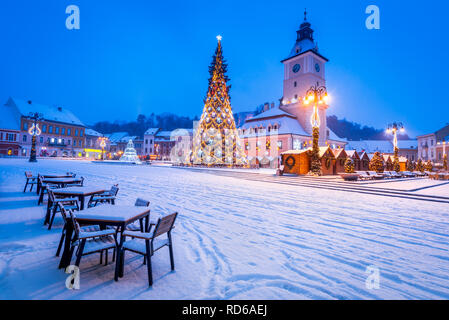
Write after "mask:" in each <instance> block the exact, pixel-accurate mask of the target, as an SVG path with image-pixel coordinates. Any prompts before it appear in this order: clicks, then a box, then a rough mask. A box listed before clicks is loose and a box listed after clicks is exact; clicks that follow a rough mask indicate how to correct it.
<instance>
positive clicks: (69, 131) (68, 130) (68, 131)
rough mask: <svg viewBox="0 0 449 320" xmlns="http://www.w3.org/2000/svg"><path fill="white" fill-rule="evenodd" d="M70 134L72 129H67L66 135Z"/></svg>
mask: <svg viewBox="0 0 449 320" xmlns="http://www.w3.org/2000/svg"><path fill="white" fill-rule="evenodd" d="M71 134H72V129H70V128H68V129H67V135H68V136H70V135H71Z"/></svg>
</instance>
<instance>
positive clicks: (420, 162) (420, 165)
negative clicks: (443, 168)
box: [416, 159, 424, 172]
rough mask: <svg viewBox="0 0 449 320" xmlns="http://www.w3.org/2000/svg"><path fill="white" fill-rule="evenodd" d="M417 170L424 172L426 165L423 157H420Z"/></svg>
mask: <svg viewBox="0 0 449 320" xmlns="http://www.w3.org/2000/svg"><path fill="white" fill-rule="evenodd" d="M416 170H418V171H420V172H424V165H423V163H422V160H421V159H418V163H417V164H416Z"/></svg>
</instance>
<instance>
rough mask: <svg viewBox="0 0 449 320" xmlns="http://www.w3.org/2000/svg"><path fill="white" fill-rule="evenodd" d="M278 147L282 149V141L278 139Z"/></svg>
mask: <svg viewBox="0 0 449 320" xmlns="http://www.w3.org/2000/svg"><path fill="white" fill-rule="evenodd" d="M278 148H279V149H282V141H278Z"/></svg>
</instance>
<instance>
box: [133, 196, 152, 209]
mask: <svg viewBox="0 0 449 320" xmlns="http://www.w3.org/2000/svg"><path fill="white" fill-rule="evenodd" d="M134 205H135V206H136V207H149V206H150V201H147V200H144V199H141V198H137V199H136V203H135V204H134Z"/></svg>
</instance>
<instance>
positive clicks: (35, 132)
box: [26, 112, 43, 162]
mask: <svg viewBox="0 0 449 320" xmlns="http://www.w3.org/2000/svg"><path fill="white" fill-rule="evenodd" d="M26 118H27V119H30V120H33V125H32V126H31V127H30V128H29V129H28V134H30V135H31V136H32V138H31V152H30V160H29V161H30V162H37V159H36V136H39V135H40V134H41V133H42V131H41V129H40V128H39V124H38V123H37V122H38V121H39V120H42V118H43V115H42V113H38V112H30V113H29V115H28V117H26Z"/></svg>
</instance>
